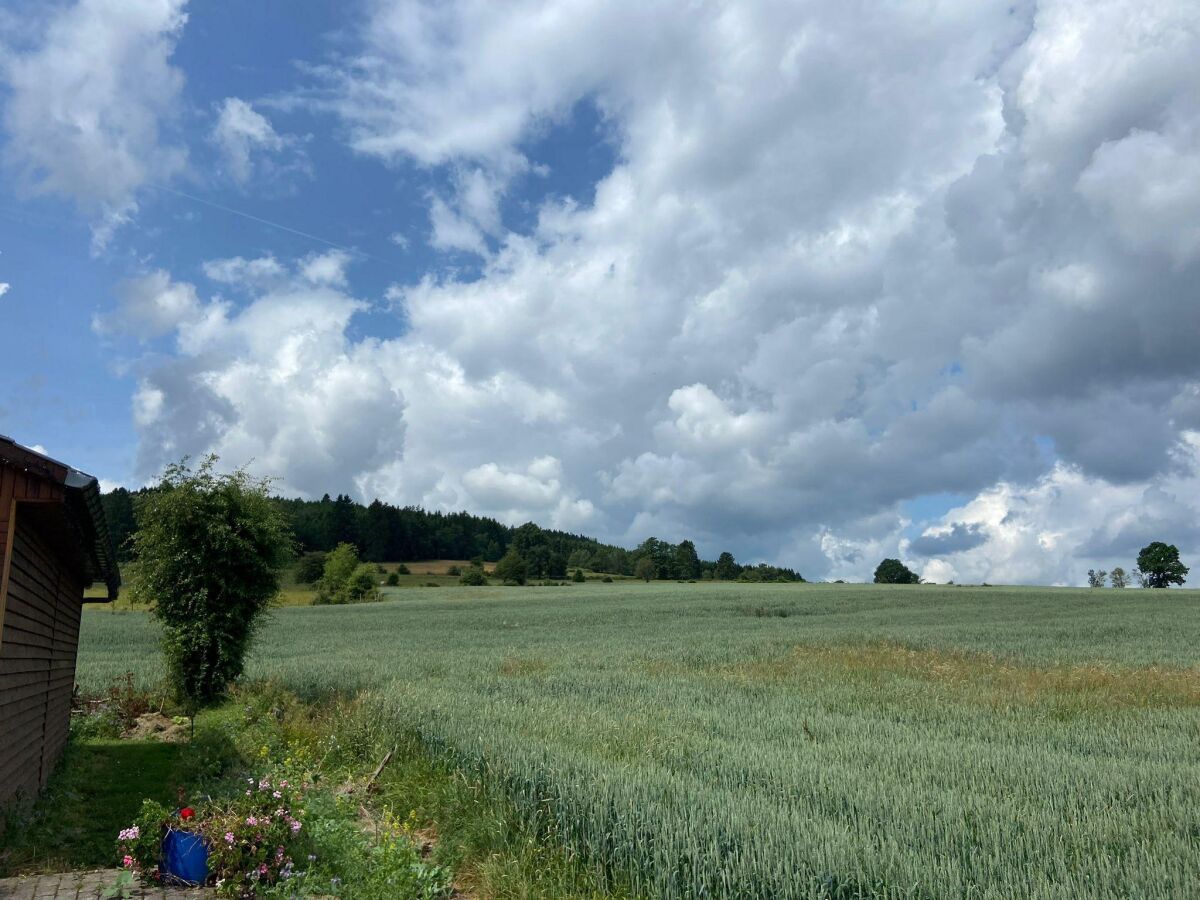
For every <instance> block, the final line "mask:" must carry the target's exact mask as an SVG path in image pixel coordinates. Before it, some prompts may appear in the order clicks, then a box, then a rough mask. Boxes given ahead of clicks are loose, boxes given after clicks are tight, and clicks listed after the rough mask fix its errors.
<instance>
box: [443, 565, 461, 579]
mask: <svg viewBox="0 0 1200 900" xmlns="http://www.w3.org/2000/svg"><path fill="white" fill-rule="evenodd" d="M446 574H447V575H453V576H454V577H455V578H457V577H458V576H459V575H461V574H462V569H460V568H459V567H458V566H451V567H450V568H448V569H447V570H446Z"/></svg>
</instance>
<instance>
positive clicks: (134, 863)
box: [117, 776, 310, 897]
mask: <svg viewBox="0 0 1200 900" xmlns="http://www.w3.org/2000/svg"><path fill="white" fill-rule="evenodd" d="M302 803H303V791H302V790H301V789H300V788H299V787H297V786H295V785H293V784H291V783H290V782H289V781H288V780H287V779H286V778H281V779H279V780H273V779H272V778H271V777H269V776H263V777H262V778H258V779H254V778H250V779H247V781H246V787H245V788H244V789H243V793H242V796H237V797H233V798H231V799H229V800H226V801H224V802H217V801H210V802H206V803H204V804H200V805H198V807H197V808H196V809H193V808H191V807H185V808H183V809H182V810H179V811H176V812H171V811H169V810H167V809H166V808H165V807H163V806H161V805H159V804H157V803H152V802H150V801H147V802H146V803H144V804H143V805H142V812H141V814H140V815H139V817H138V821H137V822H136V823H135V824H134V825H132V826H130V827H129V828H126V829H124V830H122V831H121V832H120V834H119V835H118V836H117V844H118V848H119V850H118V852H119V856H120V858H121V862H122V865H124V866H125V867H126V868H128V869H133V870H135V871H138V872H140V873H142V874H143V876H146V877H149V878H152V879H155V880H162V879H164V878H165V879H169V878H171V877H172V875H176V874H177V873H173V872H171V871H170V869H169V867H164V865H163V859H164V857H163V839H164V836H165V835H166V834H167V833H168V830H171V831H175V832H183V833H187V834H194V835H196V836H198V837H199V838H201V839H202V840H203V841H204V845H205V847H206V848H207V850H208V873H207V874H208V879H209V880H212V881H214V882H215V884H216V887H217V888H218V890H220V891H221V893H223V894H226V895H228V896H232V897H242V896H250V895H253V894H255V893H256V892H257V891H258V890H259V889H260V888H263V887H267V886H271V885H274V884H277V883H279V882H280V881H286V880H288V879H290V878H293V877H295V875H296V874H297V871H296V863H295V860H296V859H297V858H300V859H307V858H308V857H309V856H310V854H309V853H308V847H307V844H306V835H305V834H304V823H303V821H302V817H303V816H304V810H303V809H302Z"/></svg>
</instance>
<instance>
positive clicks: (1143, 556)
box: [1137, 541, 1188, 588]
mask: <svg viewBox="0 0 1200 900" xmlns="http://www.w3.org/2000/svg"><path fill="white" fill-rule="evenodd" d="M1137 564H1138V568H1139V569H1140V570H1141V572H1142V577H1143V578H1144V579H1145V582H1146V587H1151V588H1166V587H1169V586H1171V585H1172V584H1183V582H1184V579H1185V576H1186V575H1187V573H1188V567H1187V566H1185V565H1184V564H1183V563H1182V562H1180V561H1179V548H1178V547H1176V546H1175V545H1174V544H1164V543H1163V542H1162V541H1154V543H1152V544H1147V545H1146V546H1145V547H1143V548H1142V552H1141V553H1139V554H1138V558H1137Z"/></svg>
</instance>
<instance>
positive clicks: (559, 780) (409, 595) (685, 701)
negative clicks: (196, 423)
mask: <svg viewBox="0 0 1200 900" xmlns="http://www.w3.org/2000/svg"><path fill="white" fill-rule="evenodd" d="M393 596H395V597H397V598H399V599H395V600H394V601H391V602H384V603H378V604H370V605H363V606H355V607H309V608H288V609H281V610H278V611H277V612H276V613H275V614H274V616H273V620H272V622H271V624H270V625H269V627H268V628H267V629H266V630H265V631H264V632H263V634H262V637H261V640H260V643H259V645H258V650H257V652H256V653H255V655H254V659H253V663H252V665H251V670H250V673H249V674H250V675H251V676H252V677H272V678H275V679H278V680H280V681H281V682H283V683H284V684H285V685H287V686H289V687H291V688H294V689H295V690H297V691H299V692H301V693H302V694H306V695H310V696H319V695H321V694H322V693H324V692H327V691H329V690H330V689H336V690H340V691H358V690H367V691H370V692H371V695H372V697H373V698H374V699H373V701H372V702H373V703H375V704H376V705H377V709H378V722H379V724H380V727H382V728H386V729H391V730H394V731H395V732H396V733H397V734H400V733H409V734H412V733H415V734H417V735H419V736H420V738H421V740H422V741H423V742H424V744H425V746H426V747H427V748H429V750H430V751H431V752H434V753H438V754H445V755H447V756H449V757H451V758H452V759H453V760H454V761H455V762H456V763H457V764H459V765H460V766H462V767H463V768H465V769H468V770H470V771H471V772H472V773H474V774H477V775H479V776H481V777H483V778H484V779H486V780H488V781H490V782H492V783H494V784H496V785H498V786H500V787H501V788H503V790H505V791H506V792H507V794H508V795H509V796H510V797H511V799H512V800H513V804H514V808H515V809H517V810H520V811H521V812H522V814H524V815H526V816H529V817H530V818H531V819H532V818H536V819H538V821H540V822H541V823H543V824H546V823H548V824H549V825H550V826H551V829H552V831H553V832H554V833H555V834H556V835H557V838H558V839H559V840H560V841H562V842H563V843H564V844H565V845H567V846H568V847H570V848H572V849H574V850H576V851H578V852H579V853H580V854H581V855H582V857H583V858H584V859H585V860H587V861H588V863H589V864H590V865H592V866H594V867H596V868H598V869H601V870H602V871H603V872H604V873H605V874H606V876H607V877H611V878H613V879H614V881H615V882H617V883H620V884H622V885H624V886H626V887H631V888H632V889H633V890H634V892H636V893H639V894H642V895H645V896H649V897H761V898H788V897H825V896H838V897H871V896H879V897H930V898H944V897H945V898H949V897H954V898H960V897H962V898H966V897H971V898H1006V900H1007V898H1014V897H1028V898H1062V897H1089V898H1107V897H1112V898H1116V897H1139V898H1157V897H1162V898H1176V897H1195V896H1200V666H1198V664H1200V649H1198V648H1200V592H1194V591H1132V590H1130V591H1114V590H1104V591H1087V590H1069V589H1041V588H1038V589H1034V588H997V587H991V588H967V587H884V586H878V587H876V586H856V585H736V584H688V585H676V584H652V585H641V584H629V583H625V584H614V585H601V584H585V585H575V586H571V587H537V588H523V589H517V588H502V587H491V588H471V589H468V588H439V589H436V590H435V589H432V588H430V589H427V590H403V591H399V592H395V593H394V594H393ZM156 650H157V648H156V643H155V633H154V629H153V625H152V623H151V622H150V621H149V620H148V619H147V617H146V616H145V615H144V614H143V613H136V612H118V613H110V612H106V611H102V610H89V611H88V612H87V613H86V614H85V617H84V629H83V639H82V645H81V649H80V660H79V678H80V682H81V684H82V686H83V687H84V689H85V690H101V689H103V688H104V687H105V686H106V685H107V684H108V682H109V680H110V679H111V678H113V677H114V676H117V675H119V674H121V673H124V672H126V671H133V672H134V673H135V674H136V675H137V676H138V678H139V679H142V680H143V681H145V682H153V681H155V680H156V679H157V678H158V677H159V676H160V672H161V669H160V665H159V657H158V654H157V652H156Z"/></svg>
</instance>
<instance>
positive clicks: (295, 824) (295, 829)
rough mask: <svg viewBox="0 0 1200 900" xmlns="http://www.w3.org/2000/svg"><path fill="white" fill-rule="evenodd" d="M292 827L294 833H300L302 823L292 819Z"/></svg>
mask: <svg viewBox="0 0 1200 900" xmlns="http://www.w3.org/2000/svg"><path fill="white" fill-rule="evenodd" d="M291 829H292V834H298V833H299V831H300V823H299V822H297V821H296V820H295V819H292V824H291Z"/></svg>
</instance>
